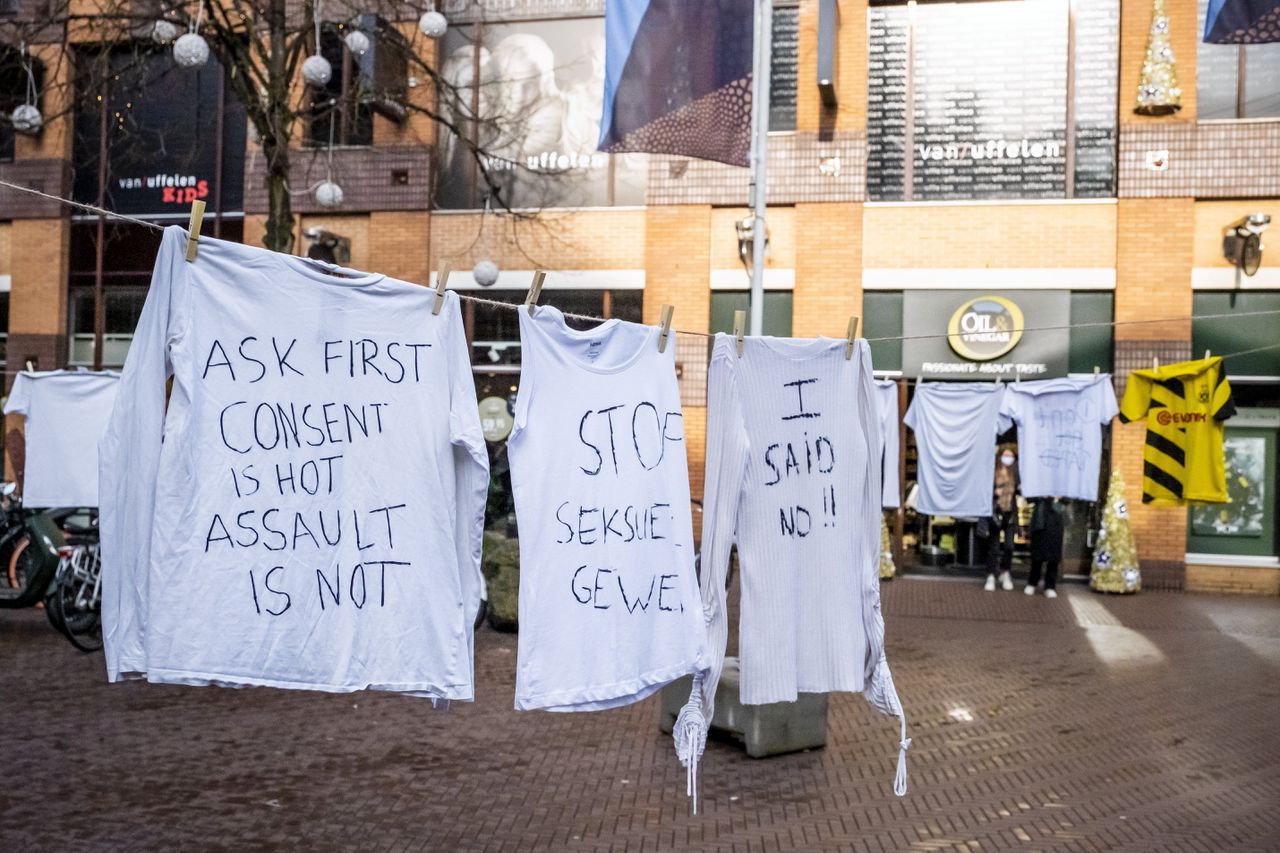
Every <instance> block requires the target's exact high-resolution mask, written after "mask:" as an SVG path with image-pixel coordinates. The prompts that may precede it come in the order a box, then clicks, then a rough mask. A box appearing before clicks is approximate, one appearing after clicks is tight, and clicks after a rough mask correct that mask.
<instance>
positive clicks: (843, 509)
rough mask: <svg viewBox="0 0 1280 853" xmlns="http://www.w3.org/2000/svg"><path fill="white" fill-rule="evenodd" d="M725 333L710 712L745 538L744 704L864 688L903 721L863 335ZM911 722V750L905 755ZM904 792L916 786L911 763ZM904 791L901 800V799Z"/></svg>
mask: <svg viewBox="0 0 1280 853" xmlns="http://www.w3.org/2000/svg"><path fill="white" fill-rule="evenodd" d="M735 343H736V342H735V340H734V338H732V337H730V336H728V335H717V336H716V340H715V344H714V348H713V351H712V355H711V367H710V373H709V375H708V400H707V453H706V466H707V467H706V487H705V488H706V492H705V500H704V513H703V527H702V531H703V533H702V598H703V605H704V608H705V610H706V618H707V624H708V635H709V641H710V643H711V647H712V650H713V655H714V657H713V664H712V668H711V671H710V673H709V676H708V677H707V678H706V679H705V680H704V682H703V685H702V704H703V713H704V715H705V718H706V720H710V719H711V718H712V713H713V711H714V699H715V691H716V684H717V682H718V681H719V678H720V673H721V669H722V667H723V662H724V653H725V645H726V642H727V640H728V614H727V609H726V603H725V592H726V591H725V578H726V572H727V567H728V562H729V549H730V546H731V545H733V544H734V543H735V541H736V543H737V547H738V560H739V564H740V565H741V567H742V608H741V623H740V626H739V641H738V645H739V655H740V660H739V666H740V679H741V680H740V690H741V699H742V702H743V703H744V704H750V705H756V704H765V703H771V702H788V701H794V700H795V699H796V697H797V694H799V693H828V692H832V691H853V692H863V693H864V695H865V696H866V698H867V699H868V700H869V701H870V702H871V703H872V704H873V705H874V706H875V707H876V708H877V709H878V710H880V711H881V712H883V713H885V714H891V715H895V716H899V717H902V716H903V712H902V706H901V703H900V702H899V701H898V695H897V691H896V690H895V688H894V686H893V679H892V677H891V676H890V674H889V664H888V661H887V659H886V657H885V652H884V619H883V616H882V614H881V611H880V575H879V565H880V503H881V481H880V477H881V474H880V465H879V464H877V462H878V460H877V458H876V457H877V456H878V454H879V452H880V447H881V443H880V441H881V440H880V427H879V423H880V417H879V411H878V409H877V406H876V401H875V393H876V391H875V386H874V383H873V381H872V376H871V354H870V349H869V348H868V346H867V344H866V341H859V342H858V344H857V348H856V352H855V353H854V356H853V358H851V359H846V358H845V347H846V344H847V342H846V341H844V340H832V339H825V338H819V339H815V340H792V339H783V338H768V337H762V338H747V339H745V341H744V353H743V355H742V357H738V355H737V352H736V347H735ZM906 743H907V742H906V723H905V721H904V722H903V747H902V749H903V751H904V753H905V749H906ZM900 772H901V773H902V774H903V778H902V780H901V784H900V785H899V788H900V789H901V791H905V767H903V768H902V769H900ZM901 791H900V792H901Z"/></svg>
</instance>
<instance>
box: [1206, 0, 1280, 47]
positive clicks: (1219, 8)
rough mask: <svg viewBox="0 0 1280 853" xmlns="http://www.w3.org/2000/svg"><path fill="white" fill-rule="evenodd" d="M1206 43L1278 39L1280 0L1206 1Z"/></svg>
mask: <svg viewBox="0 0 1280 853" xmlns="http://www.w3.org/2000/svg"><path fill="white" fill-rule="evenodd" d="M1204 40H1205V42H1206V43H1208V44H1262V43H1266V42H1280V0H1209V11H1208V13H1207V14H1206V15H1205V16H1204Z"/></svg>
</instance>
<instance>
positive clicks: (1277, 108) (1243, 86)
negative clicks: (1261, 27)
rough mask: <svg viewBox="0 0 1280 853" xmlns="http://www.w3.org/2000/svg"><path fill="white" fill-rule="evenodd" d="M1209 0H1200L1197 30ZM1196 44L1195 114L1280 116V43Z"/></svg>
mask: <svg viewBox="0 0 1280 853" xmlns="http://www.w3.org/2000/svg"><path fill="white" fill-rule="evenodd" d="M1208 5H1209V0H1200V17H1199V29H1198V30H1197V32H1198V33H1202V32H1204V21H1205V13H1206V10H1207V9H1208ZM1197 42H1198V43H1197V45H1196V114H1197V116H1198V117H1199V118H1201V119H1240V118H1269V117H1273V116H1280V44H1249V45H1236V44H1205V43H1204V42H1202V41H1199V40H1198V39H1197Z"/></svg>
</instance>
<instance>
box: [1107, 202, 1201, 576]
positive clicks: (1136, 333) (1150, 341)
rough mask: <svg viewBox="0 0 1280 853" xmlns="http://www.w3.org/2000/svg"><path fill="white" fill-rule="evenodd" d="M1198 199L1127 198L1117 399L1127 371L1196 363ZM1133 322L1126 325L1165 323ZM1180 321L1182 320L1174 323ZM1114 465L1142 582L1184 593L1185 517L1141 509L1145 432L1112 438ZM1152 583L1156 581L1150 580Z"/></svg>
mask: <svg viewBox="0 0 1280 853" xmlns="http://www.w3.org/2000/svg"><path fill="white" fill-rule="evenodd" d="M1194 230H1195V216H1194V200H1193V199H1190V198H1177V199H1121V200H1120V202H1119V205H1118V210H1117V217H1116V302H1115V318H1116V323H1117V325H1116V335H1115V337H1116V341H1115V374H1116V391H1117V394H1120V395H1123V393H1124V388H1125V384H1126V380H1127V378H1128V374H1129V371H1131V370H1135V369H1138V368H1141V367H1150V366H1151V360H1152V358H1153V357H1156V358H1159V359H1160V362H1161V363H1162V364H1169V363H1172V362H1176V361H1183V360H1186V359H1188V358H1190V357H1191V323H1190V321H1189V320H1188V319H1186V318H1188V317H1190V316H1191V305H1192V298H1191V297H1192V292H1191V267H1192V257H1193V251H1194V246H1193V242H1194V239H1193V238H1194ZM1164 317H1169V318H1171V319H1169V321H1168V322H1157V323H1146V322H1143V323H1135V324H1132V325H1126V322H1127V321H1134V320H1139V321H1146V320H1160V319H1161V318H1164ZM1172 318H1179V319H1172ZM1112 435H1113V442H1112V464H1114V465H1117V466H1119V468H1120V470H1121V472H1122V473H1123V474H1124V478H1125V483H1126V484H1127V486H1128V498H1129V509H1130V518H1131V520H1132V527H1133V536H1134V541H1135V543H1136V545H1137V549H1138V558H1139V561H1140V563H1141V565H1142V569H1143V572H1144V578H1143V583H1144V584H1145V585H1148V586H1152V587H1155V588H1160V587H1166V588H1169V587H1172V588H1177V589H1181V588H1182V587H1183V582H1184V577H1185V571H1186V550H1187V548H1186V546H1187V511H1186V509H1185V508H1183V507H1152V506H1146V505H1144V504H1143V503H1142V450H1143V446H1144V443H1145V441H1146V427H1145V426H1143V425H1142V424H1141V423H1132V424H1126V425H1118V426H1117V427H1116V428H1115V429H1114V431H1113V433H1112ZM1148 580H1149V581H1150V582H1148Z"/></svg>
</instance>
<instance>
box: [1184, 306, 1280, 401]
mask: <svg viewBox="0 0 1280 853" xmlns="http://www.w3.org/2000/svg"><path fill="white" fill-rule="evenodd" d="M1192 306H1193V308H1192V320H1191V352H1192V354H1193V355H1195V357H1196V358H1199V357H1200V356H1201V355H1203V354H1204V352H1205V350H1209V351H1210V352H1214V353H1217V354H1219V355H1226V354H1228V353H1232V352H1240V351H1242V350H1254V349H1258V348H1259V347H1265V346H1267V345H1270V344H1275V343H1277V342H1278V341H1280V338H1277V336H1276V315H1275V314H1269V315H1268V314H1258V313H1256V312H1262V311H1280V292H1275V291H1271V292H1268V291H1249V292H1244V293H1240V292H1232V291H1218V292H1214V291H1200V292H1198V293H1196V294H1195V297H1194V301H1193V302H1192ZM1250 314H1253V316H1249V315H1250ZM1237 315H1238V316H1237ZM1238 376H1246V377H1268V378H1270V379H1271V380H1272V382H1274V383H1276V385H1280V347H1274V346H1273V347H1272V348H1271V349H1262V350H1259V351H1257V352H1250V353H1247V354H1245V355H1239V356H1233V357H1232V358H1229V359H1227V378H1228V379H1234V378H1235V377H1238ZM1233 384H1234V383H1233ZM1273 387H1275V386H1273ZM1238 402H1239V401H1237V403H1238Z"/></svg>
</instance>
